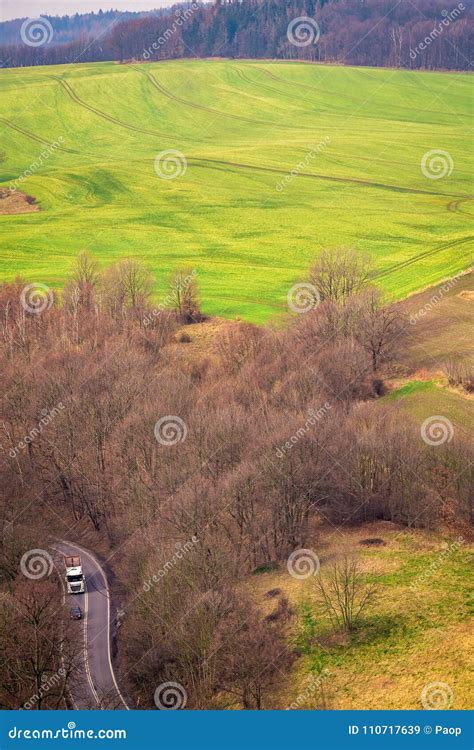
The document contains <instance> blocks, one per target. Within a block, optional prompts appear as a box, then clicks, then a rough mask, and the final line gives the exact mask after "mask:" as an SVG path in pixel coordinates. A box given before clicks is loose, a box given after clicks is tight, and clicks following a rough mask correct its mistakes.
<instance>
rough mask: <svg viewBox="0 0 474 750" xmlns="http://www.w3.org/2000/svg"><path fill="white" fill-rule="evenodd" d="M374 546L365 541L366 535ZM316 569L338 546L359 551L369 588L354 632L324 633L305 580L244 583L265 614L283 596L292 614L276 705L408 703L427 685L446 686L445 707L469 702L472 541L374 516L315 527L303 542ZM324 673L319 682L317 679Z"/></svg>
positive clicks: (283, 574)
mask: <svg viewBox="0 0 474 750" xmlns="http://www.w3.org/2000/svg"><path fill="white" fill-rule="evenodd" d="M374 538H375V539H377V540H378V541H379V543H380V546H377V547H374V548H372V547H369V546H367V545H365V544H364V541H365V540H367V539H369V540H370V539H374ZM308 546H309V547H311V549H313V550H315V551H316V552H317V554H318V555H319V557H320V560H321V571H322V572H323V573H324V571H325V570H326V569H327V567H328V566H329V565H330V564H331V561H332V560H333V559H334V558H335V557H336V556H337V555H340V554H341V549H342V548H343V547H344V548H346V549H348V550H350V551H351V552H352V553H358V555H359V556H360V564H361V568H362V570H363V573H364V580H366V581H367V582H369V581H370V582H373V583H375V584H376V585H377V587H378V595H377V597H376V600H375V602H374V603H373V604H372V605H371V606H370V608H369V609H368V610H367V612H366V614H365V616H364V618H363V622H362V623H361V626H360V627H359V628H358V630H357V632H356V633H353V634H352V635H344V634H343V633H341V632H337V633H336V632H334V630H333V629H331V626H330V623H329V622H328V619H327V616H325V615H324V613H323V612H322V611H321V607H320V606H318V604H317V602H316V601H315V587H314V580H313V578H311V577H310V578H307V579H305V580H303V581H301V580H296V579H295V578H292V577H291V576H290V575H288V572H287V571H286V570H284V569H280V570H278V571H275V572H269V573H262V574H260V575H255V576H253V578H252V580H251V581H250V582H249V583H248V588H249V590H250V591H251V592H252V595H253V597H254V599H255V601H256V602H257V603H258V604H259V606H260V607H261V608H262V610H263V611H264V612H265V613H268V614H270V613H271V612H272V611H274V610H275V608H276V601H278V600H277V599H276V597H273V596H272V594H273V593H275V594H276V593H277V592H279V594H280V595H282V594H283V595H285V596H286V597H287V598H288V599H289V601H290V602H291V604H292V606H293V607H294V608H295V609H296V611H297V612H298V613H299V617H298V618H297V619H296V623H295V624H294V626H293V628H292V629H291V632H290V633H289V638H290V640H292V642H293V643H295V644H296V645H298V647H299V653H300V657H299V658H298V660H297V661H296V663H295V666H294V669H293V671H292V674H291V676H290V679H289V680H288V681H282V686H281V691H279V693H278V694H277V695H275V696H274V697H273V698H274V701H275V703H276V705H278V707H280V708H285V707H288V706H290V707H291V706H292V704H293V705H294V703H295V702H296V701H298V703H297V706H298V707H300V708H306V709H312V708H324V707H326V708H331V709H353V708H357V709H366V710H369V709H416V708H422V703H421V692H422V690H423V687H424V686H425V685H427V684H429V683H432V682H436V681H442V682H444V683H446V684H448V685H449V687H450V688H451V690H452V691H453V706H452V707H453V708H455V709H466V708H468V707H469V705H470V690H469V686H468V681H467V680H466V674H468V673H469V671H470V670H472V655H471V654H472V642H473V638H472V627H471V623H470V619H471V618H472V606H473V604H472V581H471V575H470V569H471V567H472V553H473V549H472V544H471V543H470V542H469V541H468V537H465V536H463V535H462V534H457V533H456V534H454V535H452V536H450V537H446V538H444V537H442V536H440V535H437V534H434V533H433V532H429V533H427V532H424V531H421V530H415V529H404V528H403V527H399V526H397V525H396V524H392V523H389V522H384V521H379V522H375V523H369V524H364V525H362V526H359V527H354V528H349V527H347V526H345V527H344V528H343V529H334V528H324V527H323V528H321V529H320V530H319V531H318V533H317V534H315V537H314V539H313V540H312V543H310V544H308ZM321 673H323V675H324V677H323V679H322V680H321V681H320V682H318V675H320V674H321Z"/></svg>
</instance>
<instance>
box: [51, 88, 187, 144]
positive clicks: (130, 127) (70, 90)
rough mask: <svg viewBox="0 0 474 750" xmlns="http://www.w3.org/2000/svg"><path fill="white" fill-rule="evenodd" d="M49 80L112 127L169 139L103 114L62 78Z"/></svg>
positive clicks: (153, 131) (158, 132)
mask: <svg viewBox="0 0 474 750" xmlns="http://www.w3.org/2000/svg"><path fill="white" fill-rule="evenodd" d="M49 78H52V79H53V80H55V81H57V82H58V83H60V84H61V86H62V87H63V89H64V90H65V91H66V93H67V94H68V96H69V97H70V98H71V99H72V100H73V101H74V102H76V104H78V105H79V106H80V107H83V108H84V109H87V110H88V111H89V112H92V114H94V115H97V116H98V117H101V118H102V119H104V120H107V121H108V122H111V123H113V124H114V125H118V126H119V127H121V128H126V129H127V130H132V131H134V132H135V133H143V134H144V135H151V136H154V137H157V136H158V137H159V138H169V134H168V133H163V132H161V131H159V130H147V129H146V128H141V127H139V126H138V125H132V124H131V123H128V122H125V121H124V120H119V119H118V118H117V117H113V115H109V114H108V113H107V112H103V111H102V110H101V109H97V107H93V106H92V105H91V104H88V103H87V102H85V101H84V100H83V99H81V97H80V96H79V95H78V94H76V92H75V91H74V89H73V88H72V86H71V84H70V83H68V82H67V81H66V80H65V79H64V78H60V77H59V76H49ZM180 138H182V140H185V141H189V140H191V139H190V138H189V137H184V136H180Z"/></svg>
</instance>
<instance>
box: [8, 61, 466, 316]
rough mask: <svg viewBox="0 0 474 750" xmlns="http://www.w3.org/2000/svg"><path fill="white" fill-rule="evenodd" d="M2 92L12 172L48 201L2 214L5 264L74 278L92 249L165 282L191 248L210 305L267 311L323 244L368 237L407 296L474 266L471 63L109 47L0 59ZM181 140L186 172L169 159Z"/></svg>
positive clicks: (381, 268) (190, 260)
mask: <svg viewBox="0 0 474 750" xmlns="http://www.w3.org/2000/svg"><path fill="white" fill-rule="evenodd" d="M0 92H1V96H0V126H1V128H2V144H3V145H2V150H3V151H4V159H3V161H2V162H1V163H0V170H1V172H0V186H1V187H8V186H10V185H11V184H12V183H14V181H15V180H18V178H23V179H22V180H21V182H20V183H17V186H18V187H19V189H21V190H22V191H24V192H26V193H28V194H31V195H33V196H34V197H35V198H36V199H37V201H38V203H39V205H40V209H41V210H39V211H36V212H34V213H31V214H24V215H12V216H0V225H1V230H2V232H1V240H0V278H3V279H10V278H13V277H14V276H16V275H17V274H21V275H22V276H24V277H26V278H28V280H30V281H36V282H42V283H45V284H49V285H52V286H55V287H56V286H57V287H60V286H61V284H62V282H63V280H64V278H65V276H66V275H67V274H68V271H69V269H70V267H71V264H72V261H73V258H74V256H75V255H76V254H77V252H78V251H80V250H81V249H83V248H87V249H89V250H90V251H91V252H92V253H93V254H94V255H95V256H97V258H98V259H99V260H100V262H101V263H103V264H106V263H110V262H111V261H114V260H117V259H118V258H120V257H123V256H133V257H138V258H142V259H143V260H144V261H145V262H146V263H147V264H148V265H149V266H150V268H151V269H152V270H153V271H154V272H155V273H156V276H157V285H156V294H157V298H159V297H160V295H163V292H164V286H165V278H166V275H167V272H168V271H169V270H170V269H171V268H173V267H174V266H176V265H177V264H183V263H185V264H188V265H191V266H193V267H194V268H196V269H197V271H198V278H199V282H200V285H201V289H202V296H203V301H204V309H205V311H206V312H208V313H210V314H218V315H222V316H224V317H228V316H233V315H239V316H241V317H243V318H247V319H249V320H254V321H257V322H262V321H265V320H267V319H268V318H269V317H271V316H274V315H275V313H278V311H280V310H282V309H285V308H286V295H287V292H288V289H289V288H290V287H291V285H292V284H294V283H295V282H297V281H299V280H301V279H302V278H304V276H305V273H306V269H307V267H308V266H309V265H310V263H311V262H312V260H313V259H314V257H315V256H316V255H317V254H318V252H319V251H320V250H321V248H323V247H336V246H340V245H346V246H347V245H350V246H354V247H356V248H358V249H360V250H362V251H365V252H367V253H369V254H370V255H371V256H372V257H373V258H374V261H375V264H376V267H377V269H378V276H377V278H378V280H379V282H380V284H381V285H382V286H383V287H384V288H385V289H386V290H387V291H388V292H389V293H390V294H392V295H393V296H395V297H397V298H400V297H403V296H404V295H406V294H408V293H410V292H412V291H415V290H417V289H422V288H424V287H426V286H427V285H429V284H433V283H435V282H436V281H438V280H439V279H441V278H444V277H447V276H450V275H453V274H454V273H456V272H457V271H459V270H461V269H462V268H465V267H466V266H467V265H468V264H469V261H470V257H471V255H472V245H470V235H471V234H473V233H472V229H471V228H470V227H469V222H470V218H471V215H472V214H474V207H473V204H472V202H471V201H470V200H469V195H470V193H471V192H472V183H471V181H470V178H469V175H470V174H472V161H473V159H472V156H473V155H472V149H470V147H469V140H468V135H467V127H468V124H469V116H470V102H471V101H472V100H471V97H470V78H469V77H468V76H467V75H458V74H444V73H413V72H407V71H394V70H383V69H356V68H344V67H324V66H317V65H305V64H292V63H287V62H281V63H273V62H268V63H267V62H259V63H258V64H257V63H253V62H247V61H241V60H238V61H215V60H214V61H172V62H164V63H157V64H147V65H117V64H112V63H106V64H88V65H70V66H57V67H43V68H36V69H33V68H32V69H15V70H2V71H0ZM50 144H55V145H54V146H53V147H51V146H50ZM168 149H176V150H178V151H179V152H181V153H182V154H183V155H184V157H185V159H186V163H187V169H186V171H184V170H183V169H181V171H182V172H183V173H182V174H180V176H178V177H176V179H164V178H163V177H160V176H158V175H157V172H156V171H155V166H154V163H155V157H156V156H157V155H159V154H160V153H161V152H163V151H167V150H168ZM431 150H436V151H443V152H445V154H447V156H446V155H445V156H441V160H442V164H441V165H440V164H438V166H440V167H441V169H442V170H443V171H445V172H446V174H445V176H444V177H442V178H440V179H432V178H429V177H426V176H425V175H424V174H423V172H422V169H421V160H422V158H423V156H424V155H425V154H426V153H427V152H429V151H431ZM169 166H170V165H168V167H169ZM435 168H436V165H435V166H434V167H433V168H432V171H431V175H432V176H433V174H434V175H435V176H436V177H439V174H440V173H439V172H435V171H434V170H435ZM162 174H164V175H165V176H166V177H168V176H169V171H168V169H167V167H166V166H163V168H162Z"/></svg>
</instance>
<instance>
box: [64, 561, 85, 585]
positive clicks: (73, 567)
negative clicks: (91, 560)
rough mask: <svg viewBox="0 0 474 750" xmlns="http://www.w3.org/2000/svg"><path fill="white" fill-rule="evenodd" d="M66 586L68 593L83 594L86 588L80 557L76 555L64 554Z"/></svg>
mask: <svg viewBox="0 0 474 750" xmlns="http://www.w3.org/2000/svg"><path fill="white" fill-rule="evenodd" d="M64 563H65V565H66V587H67V593H68V594H83V593H84V592H85V590H86V588H85V580H84V573H83V572H82V563H81V558H80V557H79V556H78V555H77V556H76V555H71V556H68V555H66V556H65V557H64Z"/></svg>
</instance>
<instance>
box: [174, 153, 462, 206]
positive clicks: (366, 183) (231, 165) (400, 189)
mask: <svg viewBox="0 0 474 750" xmlns="http://www.w3.org/2000/svg"><path fill="white" fill-rule="evenodd" d="M188 163H189V164H194V165H195V166H198V167H199V166H201V167H206V166H207V167H211V168H215V169H221V170H222V171H224V172H229V171H232V170H233V169H234V170H235V169H244V170H248V171H252V172H263V173H268V174H278V175H289V174H291V169H282V168H281V167H270V166H258V165H256V164H245V163H244V162H234V161H224V160H222V159H212V158H208V159H200V158H197V157H189V158H188ZM298 177H301V178H305V179H313V180H323V181H327V182H336V183H343V184H352V185H360V186H362V187H372V188H377V189H380V190H390V191H392V192H395V193H407V194H410V195H431V196H434V197H442V196H444V197H447V198H460V199H461V200H464V199H466V198H468V196H456V195H455V194H453V193H435V192H433V191H431V190H422V189H421V188H410V187H404V186H403V185H389V184H387V183H384V182H373V181H371V180H360V179H358V178H356V177H337V176H335V175H325V174H319V173H316V172H300V173H299V174H298Z"/></svg>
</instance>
